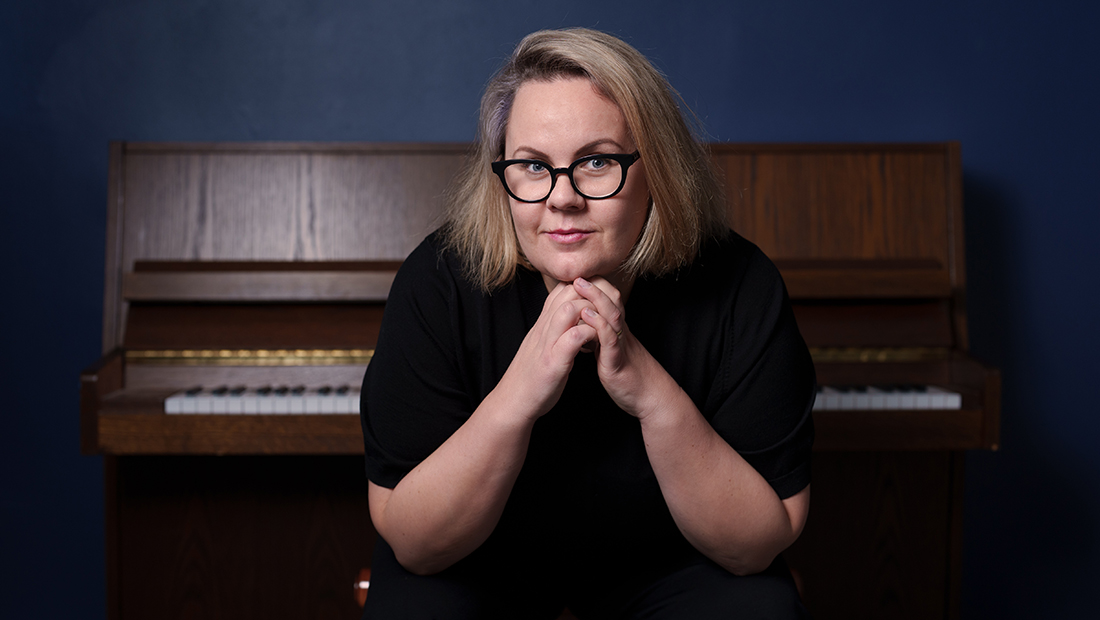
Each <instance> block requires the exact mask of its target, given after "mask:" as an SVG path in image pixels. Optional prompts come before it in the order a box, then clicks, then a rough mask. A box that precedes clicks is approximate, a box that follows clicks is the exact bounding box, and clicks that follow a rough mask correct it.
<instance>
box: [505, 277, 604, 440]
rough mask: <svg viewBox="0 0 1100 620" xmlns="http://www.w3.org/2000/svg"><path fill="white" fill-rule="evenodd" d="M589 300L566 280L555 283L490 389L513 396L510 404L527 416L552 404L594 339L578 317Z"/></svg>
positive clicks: (532, 417)
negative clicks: (513, 355) (500, 375)
mask: <svg viewBox="0 0 1100 620" xmlns="http://www.w3.org/2000/svg"><path fill="white" fill-rule="evenodd" d="M586 309H588V310H590V311H591V310H593V305H592V302H590V301H588V300H587V299H585V298H584V297H582V296H581V295H580V294H579V293H578V292H577V290H576V287H574V285H573V284H571V283H568V282H566V283H559V284H558V285H557V286H555V287H554V289H553V290H552V291H550V294H549V295H548V296H547V297H546V302H545V303H544V304H543V306H542V313H541V314H539V318H538V320H537V321H536V322H535V325H534V327H532V328H531V330H530V331H529V332H527V336H525V337H524V339H523V343H522V344H520V347H519V351H517V352H516V356H515V357H514V358H513V359H512V363H511V364H509V366H508V370H507V371H505V373H504V377H503V378H501V380H500V383H499V384H498V385H497V387H496V389H495V390H494V391H498V390H499V391H500V395H501V396H503V397H506V398H509V399H511V400H512V406H511V407H510V409H511V410H513V411H517V412H519V414H520V415H521V416H523V417H524V418H525V419H527V420H529V421H530V422H532V423H533V422H534V420H536V419H538V418H539V417H541V416H542V415H544V414H545V413H546V412H547V411H550V409H551V408H552V407H553V406H554V405H555V404H557V402H558V399H559V398H560V397H561V393H562V390H564V389H565V383H566V381H567V380H568V378H569V371H570V370H572V369H573V359H574V358H575V357H576V356H577V353H579V352H580V350H581V348H582V347H584V346H585V344H586V343H589V342H590V341H595V340H596V338H597V336H596V329H595V328H594V327H592V326H591V325H590V324H589V323H588V322H586V321H584V320H582V318H581V313H582V312H583V311H584V310H586Z"/></svg>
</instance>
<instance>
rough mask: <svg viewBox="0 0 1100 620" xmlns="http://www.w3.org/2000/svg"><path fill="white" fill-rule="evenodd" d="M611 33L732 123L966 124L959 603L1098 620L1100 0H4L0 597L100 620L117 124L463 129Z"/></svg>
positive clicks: (1006, 613) (381, 131)
mask: <svg viewBox="0 0 1100 620" xmlns="http://www.w3.org/2000/svg"><path fill="white" fill-rule="evenodd" d="M574 25H583V26H591V27H597V28H601V29H604V30H607V31H610V32H612V33H615V34H617V35H619V36H621V37H623V38H624V39H626V40H627V41H628V42H630V43H632V44H633V45H635V46H636V47H638V48H639V49H640V50H641V51H642V52H643V53H645V54H646V55H648V56H649V57H650V58H651V59H652V60H653V61H654V63H655V64H656V65H657V66H658V67H659V68H660V69H662V70H663V71H664V72H665V73H667V74H668V76H669V77H670V80H671V82H672V83H673V85H674V86H675V87H676V88H677V89H678V90H679V91H680V92H681V93H682V94H683V96H684V99H685V100H686V101H687V102H688V103H689V104H690V105H691V106H692V107H693V108H694V109H695V111H696V112H697V113H698V115H699V116H700V118H701V119H702V120H703V122H704V123H705V125H706V127H707V129H708V131H709V133H710V136H709V138H710V139H711V140H721V141H780V142H782V141H798V142H802V141H938V140H959V141H961V142H962V149H963V165H964V175H965V192H966V226H967V231H966V239H967V249H968V271H969V291H968V294H969V300H970V308H969V311H970V327H971V335H972V350H973V352H974V354H975V355H976V356H977V357H979V358H981V359H983V360H985V361H987V362H989V363H992V364H994V365H996V366H999V367H1000V368H1001V369H1002V371H1003V374H1004V410H1003V414H1002V416H1003V417H1002V424H1003V426H1002V428H1003V432H1002V446H1003V447H1002V449H1001V451H1000V452H997V453H974V454H971V455H970V456H969V457H968V459H967V465H968V470H967V488H966V524H965V527H966V542H965V559H964V590H963V605H964V615H965V617H968V618H979V617H1000V618H1025V617H1032V616H1036V615H1038V614H1044V615H1047V614H1057V615H1068V614H1071V613H1081V614H1088V613H1089V612H1092V611H1093V610H1094V609H1095V601H1094V598H1093V596H1092V595H1089V594H1087V592H1089V591H1091V590H1092V588H1091V587H1090V586H1093V585H1095V583H1096V582H1097V581H1100V548H1098V525H1100V500H1098V499H1097V496H1098V491H1100V450H1097V449H1096V448H1095V447H1094V443H1095V442H1096V440H1097V438H1098V435H1100V433H1098V429H1100V416H1098V415H1097V407H1096V404H1095V403H1096V396H1095V388H1094V387H1093V385H1092V383H1091V380H1092V379H1093V378H1094V377H1095V375H1096V374H1097V370H1098V363H1097V357H1096V352H1097V348H1098V344H1100V342H1098V332H1100V330H1098V329H1097V326H1096V319H1095V318H1094V314H1095V310H1096V308H1097V306H1098V304H1097V301H1098V295H1097V288H1098V287H1097V284H1098V282H1097V280H1098V278H1097V269H1096V267H1097V263H1098V260H1097V259H1098V255H1100V253H1098V252H1097V250H1096V249H1095V248H1096V241H1095V238H1096V236H1097V233H1098V232H1100V226H1098V224H1100V222H1098V219H1100V189H1098V184H1097V177H1098V172H1100V157H1098V155H1097V138H1098V137H1100V131H1098V123H1097V116H1096V114H1097V110H1100V91H1098V89H1100V86H1098V84H1100V60H1098V59H1100V44H1098V42H1097V41H1098V38H1097V37H1096V35H1095V31H1096V30H1097V27H1098V26H1100V4H1097V3H1084V2H1077V1H1074V0H1047V1H1045V2H1038V1H1035V2H1009V1H1005V0H968V1H952V2H942V1H925V2H919V3H918V2H888V3H886V2H880V1H875V0H832V1H825V2H821V1H811V0H802V1H798V0H777V1H771V2H760V1H758V0H757V1H751V2H750V1H745V0H737V1H718V0H713V1H704V2H691V1H681V2H662V1H656V0H654V1H645V2H634V3H620V2H605V3H577V4H572V3H547V2H531V1H528V0H507V1H483V2H472V3H450V2H443V1H408V2H394V1H388V2H365V1H362V2H352V1H350V0H349V1H339V0H320V1H316V0H314V1H310V0H240V1H225V2H214V1H202V0H166V1H163V2H138V1H114V2H106V1H94V0H47V1H38V2H31V1H28V0H16V1H15V2H11V1H9V2H5V3H3V6H2V7H0V128H2V129H0V131H2V133H0V137H2V139H3V142H2V145H0V152H2V153H3V154H2V157H3V161H2V162H0V210H2V215H3V219H2V225H0V252H2V253H3V254H2V257H0V265H2V269H3V272H2V274H3V275H2V280H0V284H2V288H0V290H2V291H3V300H2V302H3V303H0V312H3V317H2V318H3V323H2V325H3V328H2V329H0V342H2V353H3V362H2V364H3V366H2V368H0V381H2V382H3V383H2V388H3V396H2V399H0V408H2V413H0V422H2V427H0V442H2V443H0V459H2V461H0V518H2V522H0V571H2V573H0V616H2V617H5V618H16V617H24V616H35V617H59V616H62V615H70V614H80V616H81V617H93V618H94V617H102V614H103V613H104V555H103V464H102V459H101V458H100V457H88V456H81V455H80V454H79V449H78V447H79V430H78V379H77V378H78V375H79V372H80V370H81V369H82V368H83V367H84V366H86V365H88V364H90V363H91V362H93V361H95V360H96V359H97V358H98V357H99V355H100V340H101V336H100V333H101V325H102V323H101V321H102V295H103V257H104V239H105V233H104V228H105V211H106V209H105V202H106V195H107V188H106V183H107V143H108V141H109V140H115V139H118V140H154V141H168V140H310V141H312V140H334V141H467V140H470V139H472V138H473V135H474V126H475V120H476V109H477V102H478V98H479V95H480V91H481V88H482V87H483V85H484V84H485V82H486V81H487V80H488V78H489V76H490V75H491V73H492V72H493V71H494V70H495V69H496V67H498V66H499V64H500V62H501V61H502V60H503V58H504V57H505V56H506V55H507V54H508V53H509V52H510V50H511V49H512V47H513V46H514V45H515V43H516V42H518V40H519V39H520V38H521V37H522V36H523V35H524V34H527V33H528V32H530V31H533V30H536V29H539V28H546V27H563V26H574Z"/></svg>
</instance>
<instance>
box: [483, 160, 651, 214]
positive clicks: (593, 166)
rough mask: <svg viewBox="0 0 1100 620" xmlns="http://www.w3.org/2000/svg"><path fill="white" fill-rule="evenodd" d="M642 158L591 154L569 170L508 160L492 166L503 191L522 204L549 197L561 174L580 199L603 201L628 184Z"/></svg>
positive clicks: (536, 163)
mask: <svg viewBox="0 0 1100 620" xmlns="http://www.w3.org/2000/svg"><path fill="white" fill-rule="evenodd" d="M639 157H641V156H640V155H639V154H638V151H634V152H633V153H630V154H626V153H608V154H603V155H588V156H586V157H582V158H580V159H578V160H577V161H575V162H573V163H571V164H569V167H568V168H553V167H551V166H550V164H548V163H546V162H544V161H542V160H538V159H505V160H503V161H494V162H493V164H492V165H493V172H494V173H495V174H496V175H497V176H498V177H500V182H501V183H503V184H504V190H505V191H506V192H508V195H509V196H511V197H512V198H515V199H516V200H518V201H520V202H542V201H543V200H546V199H547V198H549V197H550V194H551V193H552V192H553V191H554V184H555V183H557V181H558V175H559V174H564V175H565V176H567V177H569V183H570V184H572V185H573V189H574V190H576V192H577V193H578V194H580V195H581V196H584V197H585V198H588V199H590V200H600V199H602V198H611V197H612V196H614V195H615V194H618V193H619V192H620V191H622V189H623V186H624V185H626V171H627V169H628V168H630V165H631V164H633V163H634V162H636V161H638V158H639Z"/></svg>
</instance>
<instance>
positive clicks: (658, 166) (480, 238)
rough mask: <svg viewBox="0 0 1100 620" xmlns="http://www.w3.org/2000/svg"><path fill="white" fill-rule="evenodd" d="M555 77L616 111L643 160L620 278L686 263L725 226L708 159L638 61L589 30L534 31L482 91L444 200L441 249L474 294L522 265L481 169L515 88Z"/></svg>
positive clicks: (494, 149)
mask: <svg viewBox="0 0 1100 620" xmlns="http://www.w3.org/2000/svg"><path fill="white" fill-rule="evenodd" d="M563 77H582V78H586V79H588V80H591V82H592V84H593V85H594V86H595V87H596V89H597V91H599V92H600V93H601V94H602V95H604V96H605V97H607V98H608V99H609V100H611V101H612V102H613V103H615V105H617V106H618V107H619V110H620V111H621V112H622V114H623V118H624V119H625V120H626V124H627V128H628V129H629V130H630V133H631V135H632V136H633V138H634V142H635V144H636V145H637V148H638V151H639V153H640V154H641V158H642V161H644V162H645V166H646V176H647V179H648V181H649V191H650V206H649V213H648V215H647V217H646V222H645V225H644V227H643V228H642V234H641V236H640V237H639V238H638V241H637V243H636V244H635V245H634V249H633V250H632V251H631V253H630V255H629V256H628V257H627V259H626V261H625V262H624V263H623V270H624V271H625V272H626V273H627V274H628V275H630V276H633V277H638V276H642V275H662V274H666V273H669V272H671V271H673V270H675V269H677V268H678V267H680V266H682V265H685V264H687V263H689V262H691V261H692V260H693V259H694V258H695V255H696V254H697V253H698V251H699V247H700V245H701V244H702V242H703V240H704V239H706V238H707V237H710V236H717V235H721V234H722V233H723V232H724V231H725V230H726V229H727V228H728V216H727V213H726V205H725V200H724V197H723V195H722V192H721V189H720V186H719V183H718V180H717V176H716V174H715V172H714V168H713V164H712V163H711V159H710V157H709V155H708V154H707V152H706V150H705V149H704V148H703V146H702V145H701V144H700V143H699V142H698V141H697V140H696V139H695V137H694V136H693V135H692V133H691V130H690V129H689V128H688V125H687V123H686V122H685V121H684V118H683V116H682V115H681V113H680V109H679V108H678V107H677V105H676V99H677V98H678V95H676V94H675V92H674V91H673V89H672V86H671V85H670V84H669V83H668V81H667V80H666V79H665V78H664V76H662V75H661V74H660V72H658V71H657V70H656V69H655V68H654V67H653V65H652V64H650V62H649V61H648V60H646V58H645V56H642V54H640V53H639V52H638V51H637V50H635V49H634V48H633V47H631V46H630V45H627V44H626V43H624V42H623V41H621V40H619V39H617V38H615V37H613V36H611V35H609V34H606V33H603V32H599V31H595V30H588V29H583V28H576V29H567V30H543V31H540V32H535V33H533V34H530V35H528V36H527V37H525V38H524V39H523V41H521V42H520V44H519V46H518V47H516V50H515V52H513V53H512V57H511V58H510V59H509V60H508V62H507V64H505V65H504V67H502V68H501V69H500V71H498V72H497V74H496V75H495V76H494V77H493V79H492V81H490V83H489V85H488V87H486V89H485V94H484V95H483V96H482V99H481V116H480V121H479V126H478V138H477V143H476V144H475V146H474V148H473V150H472V151H471V153H470V155H469V157H467V160H466V164H465V167H464V169H463V171H462V173H461V174H460V176H459V177H458V179H457V180H456V182H455V183H454V184H453V185H452V187H451V189H450V191H449V193H448V197H447V216H446V223H445V226H444V234H445V238H446V243H447V245H448V247H449V248H451V249H453V250H454V251H455V252H456V253H457V254H458V255H459V256H461V257H462V259H463V260H464V261H465V264H466V268H467V271H468V274H469V276H470V277H471V279H472V280H473V281H474V282H476V283H477V284H478V285H479V286H480V287H481V288H482V290H485V291H492V290H493V289H496V288H498V287H500V286H504V285H506V284H508V283H509V282H511V281H512V279H513V278H514V277H515V274H516V268H517V267H519V266H524V267H530V263H528V262H527V259H526V257H524V256H523V253H522V251H521V250H520V247H519V241H518V240H517V239H516V233H515V228H514V225H513V223H512V214H511V210H510V208H509V205H508V197H507V195H506V193H505V191H504V188H503V187H502V186H501V184H500V182H499V180H498V179H497V177H495V176H494V175H493V174H492V173H491V172H490V165H489V164H490V163H491V162H493V161H496V160H497V159H501V158H503V157H504V136H505V129H506V128H507V124H508V116H509V113H510V112H511V108H512V102H513V101H514V100H515V96H516V91H517V90H518V89H519V87H520V86H521V85H522V84H523V83H525V82H528V81H531V80H538V81H550V80H554V79H558V78H563Z"/></svg>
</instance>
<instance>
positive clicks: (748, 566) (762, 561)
mask: <svg viewBox="0 0 1100 620" xmlns="http://www.w3.org/2000/svg"><path fill="white" fill-rule="evenodd" d="M778 555H779V552H776V553H758V554H754V555H752V556H745V557H738V558H723V559H722V560H720V561H718V565H719V566H721V567H722V568H723V569H725V570H726V572H729V573H733V574H734V575H737V576H738V577H747V576H749V575H755V574H757V573H762V572H764V571H765V570H767V568H768V567H769V566H771V565H772V562H774V561H775V558H776V556H778Z"/></svg>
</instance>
